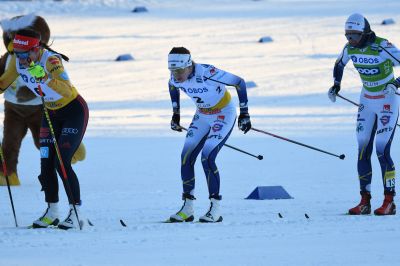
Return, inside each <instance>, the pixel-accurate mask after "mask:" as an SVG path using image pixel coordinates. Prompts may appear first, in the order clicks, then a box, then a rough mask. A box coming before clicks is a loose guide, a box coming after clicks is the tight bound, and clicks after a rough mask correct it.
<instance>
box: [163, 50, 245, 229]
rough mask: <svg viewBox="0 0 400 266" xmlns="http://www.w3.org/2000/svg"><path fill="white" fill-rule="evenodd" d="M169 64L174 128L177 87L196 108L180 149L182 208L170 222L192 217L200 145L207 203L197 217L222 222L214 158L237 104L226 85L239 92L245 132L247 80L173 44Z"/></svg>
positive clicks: (174, 126)
mask: <svg viewBox="0 0 400 266" xmlns="http://www.w3.org/2000/svg"><path fill="white" fill-rule="evenodd" d="M168 69H169V70H170V71H171V77H170V80H169V84H168V85H169V92H170V96H171V101H172V107H173V116H172V120H171V128H172V130H176V131H182V128H181V127H180V124H179V122H180V103H179V91H183V92H184V93H186V94H187V95H188V96H189V97H190V98H191V99H192V100H193V102H194V103H195V104H196V107H197V109H196V113H195V115H194V117H193V120H192V123H191V124H190V126H189V128H188V132H187V134H186V140H185V145H184V147H183V150H182V157H181V159H182V161H181V162H182V164H181V176H182V182H183V195H182V199H183V200H184V203H183V206H182V208H181V209H180V210H179V211H178V212H177V213H176V214H174V215H172V216H171V217H170V221H171V222H188V221H193V220H194V215H193V214H194V211H193V201H194V200H195V197H194V188H195V175H194V164H195V161H196V158H197V156H198V154H199V153H200V151H201V150H202V155H201V162H202V164H203V168H204V172H205V175H206V178H207V184H208V190H209V199H210V201H211V205H210V208H209V210H208V211H207V213H206V214H205V215H203V216H201V217H200V219H199V221H200V222H221V221H222V216H221V215H220V212H219V205H220V200H221V195H220V194H219V192H220V177H219V172H218V169H217V166H216V164H215V159H216V157H217V155H218V152H219V151H220V150H221V148H222V146H223V145H224V143H225V142H226V140H227V139H228V138H229V135H230V133H231V132H232V129H233V127H234V124H235V121H236V109H235V106H234V104H233V102H232V101H231V95H230V93H229V92H228V91H227V89H226V87H225V86H233V87H235V88H236V91H237V93H238V96H239V102H240V115H239V119H238V125H239V129H240V130H242V131H243V132H244V133H247V132H248V131H249V130H250V129H251V122H250V116H249V113H248V108H247V92H246V84H245V81H244V80H243V79H242V78H241V77H238V76H236V75H233V74H231V73H229V72H226V71H223V70H220V69H218V68H216V67H214V66H212V65H205V64H196V63H194V62H193V61H192V58H191V55H190V52H189V50H188V49H186V48H184V47H174V48H173V49H172V50H171V51H170V53H169V55H168Z"/></svg>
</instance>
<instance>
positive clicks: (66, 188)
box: [37, 83, 82, 230]
mask: <svg viewBox="0 0 400 266" xmlns="http://www.w3.org/2000/svg"><path fill="white" fill-rule="evenodd" d="M37 85H38V90H39V94H40V98H41V99H42V105H43V111H44V114H45V117H46V120H47V123H48V124H49V128H50V133H51V137H52V139H53V143H54V149H55V151H56V154H57V157H58V161H59V162H60V167H61V172H62V174H63V179H64V183H65V192H66V193H67V197H68V199H69V200H70V201H71V202H73V204H72V207H73V208H74V212H75V215H76V218H77V220H78V224H79V229H80V230H82V225H81V223H80V222H79V216H78V211H77V210H76V206H75V200H74V196H73V195H72V191H71V186H70V185H69V183H68V176H67V171H65V166H64V162H63V160H62V158H61V153H60V149H59V148H58V143H57V139H56V135H55V133H54V129H53V124H52V123H51V120H50V115H49V111H48V110H47V107H46V104H45V102H44V94H43V91H42V88H41V87H40V84H39V83H37Z"/></svg>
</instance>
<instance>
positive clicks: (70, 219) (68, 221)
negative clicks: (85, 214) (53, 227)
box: [58, 204, 83, 230]
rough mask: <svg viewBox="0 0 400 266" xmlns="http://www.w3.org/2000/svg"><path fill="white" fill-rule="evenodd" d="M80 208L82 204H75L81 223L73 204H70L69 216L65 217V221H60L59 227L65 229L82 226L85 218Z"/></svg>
mask: <svg viewBox="0 0 400 266" xmlns="http://www.w3.org/2000/svg"><path fill="white" fill-rule="evenodd" d="M79 208H80V205H75V209H76V212H77V213H78V216H79V223H78V218H77V217H76V214H75V209H74V206H73V205H72V204H70V205H69V211H68V215H67V218H65V220H64V221H62V222H61V223H59V225H58V228H60V229H63V230H68V229H79V228H82V226H83V220H82V219H81V215H80V211H79Z"/></svg>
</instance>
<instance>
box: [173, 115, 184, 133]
mask: <svg viewBox="0 0 400 266" xmlns="http://www.w3.org/2000/svg"><path fill="white" fill-rule="evenodd" d="M180 121H181V115H180V114H179V113H174V114H173V115H172V119H171V129H172V130H175V131H179V132H181V131H182V128H181V125H180V124H179V122H180Z"/></svg>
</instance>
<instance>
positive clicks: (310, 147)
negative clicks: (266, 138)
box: [251, 127, 346, 160]
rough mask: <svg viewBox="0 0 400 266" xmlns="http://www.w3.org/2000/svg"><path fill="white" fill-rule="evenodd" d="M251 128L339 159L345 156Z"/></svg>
mask: <svg viewBox="0 0 400 266" xmlns="http://www.w3.org/2000/svg"><path fill="white" fill-rule="evenodd" d="M251 130H254V131H257V132H260V133H263V134H266V135H270V136H272V137H274V138H278V139H282V140H285V141H288V142H291V143H294V144H297V145H300V146H303V147H306V148H309V149H312V150H315V151H319V152H322V153H325V154H329V155H332V156H335V157H338V158H339V159H341V160H343V159H344V158H345V157H346V156H345V155H344V154H341V155H336V154H334V153H330V152H327V151H324V150H321V149H318V148H315V147H312V146H309V145H307V144H303V143H300V142H297V141H294V140H291V139H287V138H284V137H281V136H278V135H275V134H272V133H269V132H267V131H264V130H261V129H257V128H254V127H252V128H251Z"/></svg>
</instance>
